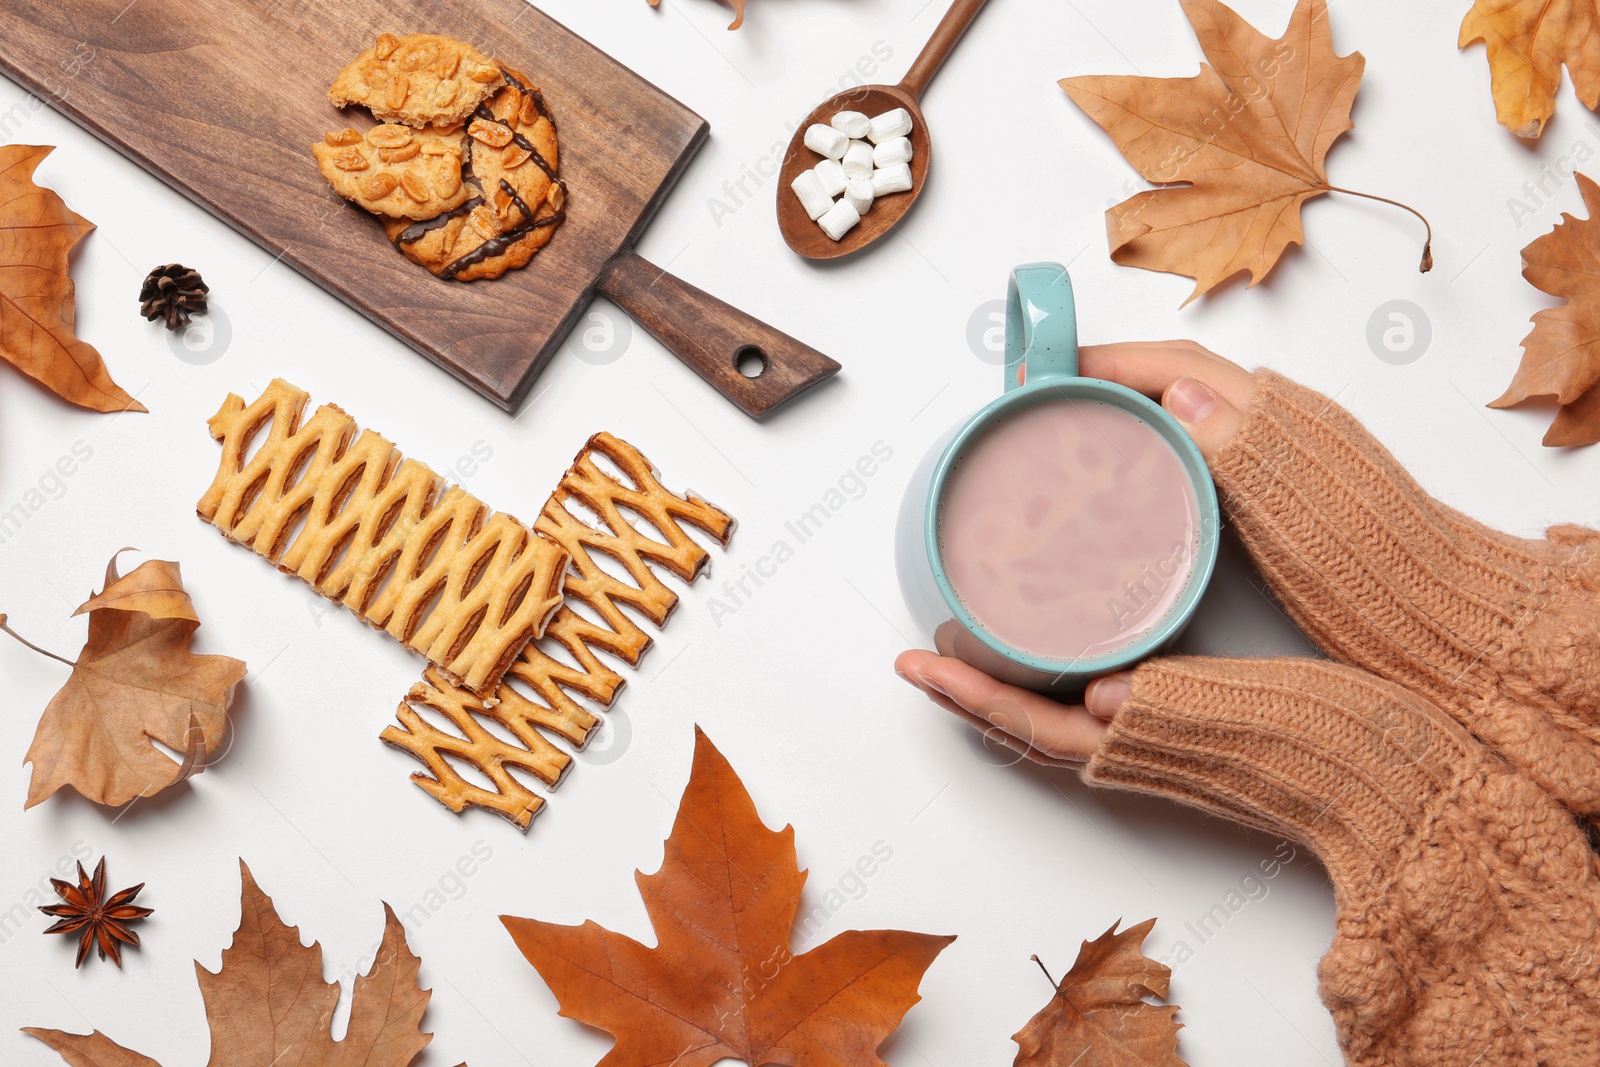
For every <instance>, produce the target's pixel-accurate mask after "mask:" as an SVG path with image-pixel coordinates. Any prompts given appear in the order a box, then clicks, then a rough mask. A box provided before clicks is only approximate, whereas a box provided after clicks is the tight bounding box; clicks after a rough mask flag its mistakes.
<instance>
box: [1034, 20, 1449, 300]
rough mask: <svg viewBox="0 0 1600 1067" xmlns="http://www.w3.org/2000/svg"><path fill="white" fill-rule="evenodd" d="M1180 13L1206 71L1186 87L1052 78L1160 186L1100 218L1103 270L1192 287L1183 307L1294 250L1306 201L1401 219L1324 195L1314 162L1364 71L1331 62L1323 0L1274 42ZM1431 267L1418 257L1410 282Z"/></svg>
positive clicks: (1322, 155)
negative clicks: (1150, 273)
mask: <svg viewBox="0 0 1600 1067" xmlns="http://www.w3.org/2000/svg"><path fill="white" fill-rule="evenodd" d="M1183 9H1184V12H1185V14H1187V15H1188V17H1189V22H1190V24H1191V25H1192V26H1193V27H1194V32H1195V36H1196V37H1197V38H1198V39H1199V41H1200V47H1201V49H1202V50H1203V51H1204V52H1205V56H1206V58H1207V59H1208V60H1210V63H1209V64H1207V63H1202V64H1201V65H1200V73H1199V74H1197V75H1196V76H1195V77H1193V78H1146V77H1142V76H1123V75H1111V76H1103V77H1102V76H1091V77H1078V78H1063V79H1062V80H1061V87H1062V88H1063V89H1065V90H1066V91H1067V95H1068V96H1069V97H1071V98H1072V100H1073V102H1074V103H1076V104H1077V105H1078V106H1079V107H1081V108H1082V109H1083V110H1084V111H1085V112H1086V113H1087V114H1088V116H1089V117H1090V118H1092V119H1093V120H1094V121H1095V122H1096V123H1098V124H1099V125H1100V127H1101V128H1102V129H1104V130H1105V131H1106V133H1108V134H1109V135H1110V136H1111V139H1112V140H1113V141H1115V142H1116V145H1117V148H1118V149H1119V150H1121V152H1122V154H1123V155H1124V156H1126V157H1127V159H1128V162H1129V163H1132V164H1133V165H1134V167H1135V168H1137V169H1138V171H1139V174H1140V175H1141V176H1142V177H1144V178H1145V179H1146V180H1147V181H1152V182H1160V183H1163V184H1166V185H1168V186H1169V187H1168V188H1163V189H1151V190H1147V191H1145V192H1142V193H1138V194H1136V195H1134V196H1132V197H1130V198H1128V199H1127V200H1124V201H1123V202H1122V203H1120V204H1118V205H1116V206H1115V207H1113V208H1111V209H1110V210H1109V211H1107V212H1106V232H1107V236H1108V237H1109V239H1110V242H1111V258H1112V259H1113V260H1114V261H1115V262H1117V263H1121V264H1124V265H1125V266H1130V267H1142V268H1144V269H1145V270H1157V271H1166V272H1169V273H1172V274H1182V275H1184V276H1186V277H1189V278H1193V279H1194V280H1195V288H1194V292H1193V293H1191V294H1190V295H1189V300H1193V299H1194V298H1195V297H1197V296H1199V295H1200V294H1201V293H1204V292H1206V291H1207V290H1209V289H1211V288H1212V287H1214V286H1215V285H1217V284H1218V283H1219V282H1221V281H1222V280H1223V279H1225V278H1228V277H1230V276H1232V275H1234V274H1237V273H1239V272H1240V271H1248V272H1249V273H1250V284H1251V285H1254V284H1255V283H1256V282H1258V281H1260V280H1261V279H1262V278H1264V277H1266V276H1267V273H1268V272H1269V271H1270V270H1272V268H1273V266H1274V265H1275V264H1276V263H1277V262H1278V259H1279V257H1280V256H1282V255H1283V252H1284V249H1286V248H1287V247H1288V246H1289V245H1291V244H1294V245H1298V244H1304V243H1305V231H1304V230H1303V229H1301V227H1300V208H1301V206H1302V205H1303V204H1305V202H1306V201H1307V200H1310V199H1311V198H1312V197H1315V196H1320V195H1322V194H1323V193H1330V192H1342V193H1352V195H1355V196H1364V197H1367V198H1369V199H1373V200H1383V201H1384V202H1385V203H1390V204H1395V206H1397V207H1403V208H1405V205H1403V204H1398V203H1396V202H1395V201H1393V200H1388V199H1386V198H1384V197H1375V196H1371V195H1370V194H1367V193H1354V192H1353V191H1352V190H1349V189H1343V188H1340V187H1339V186H1335V185H1330V184H1328V175H1327V170H1326V168H1325V165H1324V161H1325V159H1326V157H1327V154H1328V149H1329V148H1330V147H1331V146H1332V145H1333V142H1334V141H1336V140H1338V138H1339V135H1340V134H1342V133H1343V132H1344V131H1345V130H1348V129H1350V128H1351V126H1352V125H1353V124H1352V123H1351V121H1350V105H1351V104H1352V103H1353V102H1354V100H1355V97H1356V88H1357V86H1358V85H1360V83H1361V71H1362V68H1363V66H1364V65H1365V63H1366V61H1365V60H1364V59H1362V58H1361V54H1360V53H1358V52H1352V53H1351V54H1350V55H1348V56H1339V55H1336V54H1335V53H1334V51H1333V39H1332V36H1331V35H1330V34H1329V32H1328V11H1327V4H1326V3H1325V2H1324V0H1300V3H1299V4H1298V5H1297V6H1296V7H1295V9H1294V14H1293V15H1292V16H1290V19H1289V25H1288V27H1287V29H1285V31H1284V34H1283V36H1282V37H1280V38H1278V39H1277V40H1273V39H1272V38H1269V37H1267V36H1266V35H1264V34H1262V33H1260V32H1259V31H1257V30H1256V29H1255V27H1253V26H1251V25H1250V24H1249V23H1248V22H1245V21H1244V19H1242V18H1240V17H1239V16H1238V15H1237V14H1235V13H1234V12H1233V11H1232V10H1231V9H1229V8H1228V7H1226V6H1224V5H1223V4H1221V3H1218V2H1217V0H1183ZM1173 183H1186V184H1183V185H1175V186H1174V185H1173ZM1405 210H1407V211H1411V210H1412V209H1411V208H1405ZM1412 213H1413V214H1416V212H1414V211H1413V212H1412ZM1417 217H1418V218H1422V216H1421V215H1417ZM1423 222H1424V224H1426V222H1427V220H1426V219H1424V220H1423ZM1431 239H1432V231H1431V230H1430V231H1429V240H1430V242H1431ZM1432 266H1433V258H1432V255H1431V252H1430V251H1429V248H1428V246H1426V245H1425V246H1424V248H1423V257H1422V270H1424V271H1426V270H1428V269H1430V268H1431V267H1432ZM1185 303H1187V301H1185Z"/></svg>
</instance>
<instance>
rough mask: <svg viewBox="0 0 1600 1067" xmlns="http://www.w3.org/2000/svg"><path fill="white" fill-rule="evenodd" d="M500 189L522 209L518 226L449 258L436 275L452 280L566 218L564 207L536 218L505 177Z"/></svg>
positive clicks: (562, 188)
mask: <svg viewBox="0 0 1600 1067" xmlns="http://www.w3.org/2000/svg"><path fill="white" fill-rule="evenodd" d="M557 184H559V185H560V186H561V192H562V193H563V194H565V193H566V191H567V186H566V183H565V182H562V181H561V180H560V179H559V178H558V179H557ZM500 188H501V189H503V190H505V191H506V193H508V194H509V195H510V197H511V199H512V201H513V202H514V203H515V204H516V205H517V207H519V208H521V209H522V218H523V221H522V223H521V224H520V225H517V226H513V227H512V228H511V229H509V230H507V231H506V232H505V233H502V234H500V235H499V236H498V237H491V238H489V239H488V240H487V241H485V242H483V244H481V245H479V246H478V247H477V248H474V249H473V250H472V251H470V252H468V253H467V254H466V255H464V256H462V257H461V258H459V259H455V260H451V262H450V264H449V266H447V267H445V269H444V270H442V271H440V272H439V277H441V278H446V279H450V280H454V278H455V276H456V275H457V274H460V273H461V272H462V271H464V270H466V269H467V268H468V267H475V266H477V265H478V264H479V263H482V262H483V261H484V260H487V259H493V258H494V257H495V256H498V255H503V254H504V253H505V252H506V251H508V250H509V249H510V248H511V247H512V246H513V245H515V244H516V243H517V242H518V241H520V240H522V239H523V238H524V237H526V236H528V235H529V234H530V233H532V232H533V231H534V230H538V229H543V228H544V227H546V226H555V225H557V224H559V223H560V222H561V220H562V219H564V218H566V217H567V211H566V208H562V209H560V210H559V211H552V212H551V213H550V214H548V215H545V216H543V217H542V218H539V217H535V215H534V212H533V210H532V209H531V208H529V207H528V205H527V202H526V201H524V200H523V199H522V197H520V196H518V195H517V193H516V191H515V190H514V189H512V188H511V184H510V183H509V182H507V181H506V180H505V179H504V178H501V179H500ZM401 236H402V237H404V236H405V235H404V234H401ZM417 236H419V237H420V236H421V234H418V235H417Z"/></svg>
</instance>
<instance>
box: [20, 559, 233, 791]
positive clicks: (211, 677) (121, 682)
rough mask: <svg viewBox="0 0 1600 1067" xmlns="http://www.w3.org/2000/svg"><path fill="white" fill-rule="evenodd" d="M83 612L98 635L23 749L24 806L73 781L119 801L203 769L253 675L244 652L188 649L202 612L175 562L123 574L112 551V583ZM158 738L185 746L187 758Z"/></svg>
mask: <svg viewBox="0 0 1600 1067" xmlns="http://www.w3.org/2000/svg"><path fill="white" fill-rule="evenodd" d="M124 551H126V550H124ZM119 554H120V553H119ZM83 612H88V613H89V640H88V642H87V643H86V644H85V645H84V646H83V651H82V652H80V653H78V661H77V663H76V664H74V665H73V668H72V676H71V677H70V678H68V679H67V684H66V685H64V686H62V687H61V691H60V692H59V693H57V694H56V695H55V697H54V698H52V699H51V701H50V704H49V706H48V707H46V708H45V710H44V715H43V716H41V717H40V719H39V728H38V730H37V731H36V732H35V733H34V737H33V744H32V745H30V746H29V748H28V754H27V756H25V757H24V762H28V763H32V764H33V779H32V782H31V783H30V784H29V787H28V801H27V804H26V805H24V806H25V807H29V808H31V807H33V806H34V805H35V804H38V803H39V802H40V801H42V800H44V799H46V798H47V797H49V796H50V795H51V794H52V793H54V792H55V791H56V790H57V789H60V788H61V787H62V786H65V785H70V786H72V787H73V788H75V789H77V791H78V792H80V793H82V794H83V795H84V796H86V797H88V798H89V799H90V800H92V801H94V802H95V803H97V804H109V805H112V806H120V805H123V804H126V803H128V802H129V801H131V800H133V799H134V798H136V797H144V796H151V795H153V794H155V793H159V792H160V791H161V790H163V789H166V788H167V787H168V786H171V785H176V784H177V783H178V782H181V781H183V780H184V779H185V778H187V777H189V775H191V774H194V773H198V772H199V771H200V770H202V769H204V766H205V760H206V758H207V757H210V756H211V755H213V754H214V753H215V752H216V751H217V749H218V748H219V747H220V746H221V744H222V740H223V737H224V735H225V733H226V727H227V712H228V705H229V704H230V703H231V702H232V700H233V691H234V687H235V686H236V685H238V683H239V681H240V679H242V678H243V677H244V674H245V665H244V663H243V661H241V660H236V659H232V658H230V657H228V656H197V655H195V654H194V653H192V652H190V651H189V641H190V638H191V637H192V636H193V635H194V632H195V630H196V628H198V627H199V625H200V620H199V618H198V617H197V616H196V615H195V613H194V605H193V604H192V603H191V602H190V600H189V594H188V593H186V592H184V590H183V581H182V579H181V578H180V577H179V574H178V565H177V564H176V563H169V562H167V561H165V560H158V559H153V560H147V561H146V562H144V563H142V564H140V565H139V567H137V568H136V569H135V570H134V571H133V572H132V573H130V574H128V575H126V576H120V577H119V576H118V574H117V557H116V556H112V557H111V562H110V563H108V564H106V584H105V588H104V589H103V590H101V591H100V592H99V593H98V594H96V595H95V596H94V597H92V598H90V599H89V600H88V601H87V602H85V603H84V604H83V606H82V607H80V608H78V610H77V611H76V612H74V614H82V613H83ZM152 739H154V740H157V741H160V742H161V743H162V744H164V745H166V746H168V747H169V748H172V749H174V750H175V751H178V752H181V753H184V756H185V759H184V762H183V763H182V764H178V763H174V762H173V761H172V760H171V759H170V758H169V757H168V756H167V755H166V754H165V753H163V752H162V751H161V750H160V749H158V748H156V747H155V746H154V745H153V744H151V740H152Z"/></svg>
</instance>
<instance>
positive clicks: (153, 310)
mask: <svg viewBox="0 0 1600 1067" xmlns="http://www.w3.org/2000/svg"><path fill="white" fill-rule="evenodd" d="M210 291H211V287H210V286H208V285H207V284H206V283H205V282H204V281H202V280H201V278H200V272H199V271H197V270H190V269H189V268H188V267H185V266H184V265H183V264H181V263H168V264H167V265H166V266H164V267H157V268H156V269H155V270H153V271H151V272H150V273H149V274H147V275H145V279H144V285H142V286H140V287H139V301H140V303H139V310H140V311H141V312H142V313H143V314H144V317H145V318H147V319H152V320H153V319H160V318H165V319H166V320H167V329H169V330H177V329H179V328H181V327H184V326H187V325H189V316H190V315H192V314H204V313H205V310H206V293H208V292H210Z"/></svg>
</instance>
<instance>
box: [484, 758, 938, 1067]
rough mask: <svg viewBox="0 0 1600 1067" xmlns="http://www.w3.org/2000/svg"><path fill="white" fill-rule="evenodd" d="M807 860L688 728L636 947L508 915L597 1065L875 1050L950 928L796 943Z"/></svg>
mask: <svg viewBox="0 0 1600 1067" xmlns="http://www.w3.org/2000/svg"><path fill="white" fill-rule="evenodd" d="M805 879H806V875H805V872H804V871H801V870H799V869H798V868H797V866H796V863H795V851H794V829H793V828H792V827H784V829H782V830H780V831H772V830H769V829H767V827H766V825H765V824H763V823H762V821H761V816H760V815H758V814H757V813H756V809H755V804H754V803H752V801H751V800H750V794H749V793H748V792H746V791H745V788H744V784H743V783H742V782H741V781H740V780H739V776H738V775H736V774H735V773H734V772H733V768H732V767H730V766H729V765H728V762H727V760H725V759H724V758H723V757H722V753H720V752H718V751H717V749H716V747H715V746H714V745H712V743H711V742H710V741H709V740H708V739H707V738H706V736H705V734H704V733H702V732H701V731H700V730H699V729H698V728H696V730H695V754H694V770H693V771H692V773H691V774H690V777H689V786H688V788H687V789H686V790H684V794H683V801H682V803H681V804H680V805H679V807H678V818H677V821H676V822H674V823H673V827H672V836H671V837H669V838H668V839H667V844H666V856H665V858H664V859H663V861H662V864H661V869H660V870H659V871H657V872H656V873H655V874H653V875H645V874H639V875H637V881H638V883H639V893H640V895H641V896H642V897H643V898H644V906H645V910H646V912H648V913H649V916H650V922H651V924H652V925H653V926H654V927H655V931H656V937H657V945H656V947H655V948H646V947H645V946H644V945H641V944H640V943H639V942H637V941H635V940H633V939H632V938H630V937H624V936H623V935H621V934H614V933H612V932H611V931H609V930H606V929H604V928H603V927H600V926H598V925H596V924H595V923H593V922H586V923H584V924H583V925H582V926H558V925H556V924H554V923H546V922H540V921H538V920H535V919H518V918H514V917H512V916H509V915H502V916H501V917H500V921H501V922H503V923H505V925H506V929H508V930H509V931H510V932H511V936H512V938H514V939H515V940H516V943H517V947H518V948H520V949H521V950H522V954H523V955H525V956H527V957H528V961H529V962H530V963H532V964H533V965H534V967H535V968H537V969H538V971H539V974H540V975H541V976H543V978H544V980H545V981H546V982H548V983H549V984H550V988H551V989H552V990H553V991H554V992H555V994H556V998H557V1000H559V1001H560V1003H561V1014H562V1015H564V1016H566V1017H567V1018H570V1019H577V1020H579V1021H580V1022H585V1023H588V1024H589V1025H591V1026H596V1027H599V1028H600V1029H602V1030H605V1031H606V1032H608V1033H610V1034H612V1035H613V1036H615V1037H616V1039H617V1044H616V1047H615V1048H613V1049H612V1050H611V1051H610V1052H609V1053H608V1054H607V1055H606V1057H605V1059H604V1060H602V1061H601V1062H602V1064H603V1065H604V1067H644V1065H661V1064H668V1063H670V1064H673V1065H674V1067H709V1065H710V1064H714V1063H716V1062H718V1061H719V1060H722V1059H725V1058H726V1059H735V1060H740V1061H742V1062H744V1063H746V1064H749V1067H761V1065H762V1064H768V1063H782V1064H813V1065H816V1067H821V1065H824V1064H836V1065H837V1064H851V1065H857V1064H877V1065H880V1067H881V1065H882V1062H883V1061H882V1060H880V1059H879V1058H878V1056H877V1048H878V1046H879V1045H880V1044H881V1043H882V1042H883V1040H884V1038H886V1037H888V1036H889V1033H890V1032H891V1031H892V1030H894V1028H895V1027H896V1026H898V1025H899V1024H900V1019H901V1018H902V1017H903V1016H904V1015H905V1013H906V1012H907V1011H909V1010H910V1008H911V1006H912V1005H913V1004H915V1003H916V1002H917V1001H918V1000H919V999H921V998H920V997H919V996H918V994H917V986H918V984H919V983H920V982H921V980H922V974H923V972H924V971H926V970H927V969H928V965H929V964H931V963H932V962H933V960H934V957H936V956H938V955H939V953H940V952H941V951H942V950H943V949H944V947H945V946H946V945H948V944H950V942H952V941H954V940H955V938H953V937H935V936H931V935H928V934H912V933H905V932H903V931H899V930H872V931H860V930H851V931H847V932H845V933H842V934H840V935H839V936H837V937H835V938H833V939H832V940H830V941H828V942H827V943H826V944H824V945H820V946H818V947H817V948H815V949H813V950H811V951H810V952H807V953H805V954H804V955H800V956H794V955H791V954H790V952H789V934H790V929H791V927H792V926H793V924H794V917H795V912H796V910H797V908H798V907H799V903H800V887H801V886H802V885H804V884H805Z"/></svg>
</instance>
